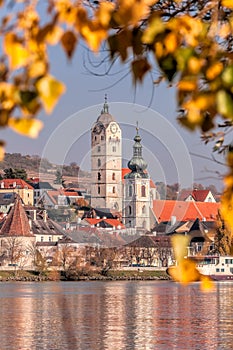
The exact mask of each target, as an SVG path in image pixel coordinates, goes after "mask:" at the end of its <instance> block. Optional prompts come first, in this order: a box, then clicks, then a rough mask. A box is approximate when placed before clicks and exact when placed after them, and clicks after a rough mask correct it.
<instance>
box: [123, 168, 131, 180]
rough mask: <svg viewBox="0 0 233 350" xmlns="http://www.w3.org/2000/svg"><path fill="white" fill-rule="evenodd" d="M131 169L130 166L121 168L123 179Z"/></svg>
mask: <svg viewBox="0 0 233 350" xmlns="http://www.w3.org/2000/svg"><path fill="white" fill-rule="evenodd" d="M130 172H131V170H130V169H129V168H122V169H121V179H122V180H124V177H125V175H126V174H129V173H130Z"/></svg>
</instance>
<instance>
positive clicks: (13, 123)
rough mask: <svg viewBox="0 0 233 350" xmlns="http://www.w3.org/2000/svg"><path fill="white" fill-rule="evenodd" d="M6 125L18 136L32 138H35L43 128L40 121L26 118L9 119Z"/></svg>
mask: <svg viewBox="0 0 233 350" xmlns="http://www.w3.org/2000/svg"><path fill="white" fill-rule="evenodd" d="M8 125H9V127H11V128H12V129H13V130H14V131H16V132H18V133H19V134H23V135H26V136H29V137H32V138H35V137H37V136H38V134H39V132H40V130H41V129H42V127H43V123H42V121H40V120H38V119H27V118H10V119H9V122H8Z"/></svg>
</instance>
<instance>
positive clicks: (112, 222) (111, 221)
mask: <svg viewBox="0 0 233 350" xmlns="http://www.w3.org/2000/svg"><path fill="white" fill-rule="evenodd" d="M102 221H104V222H107V223H108V224H109V225H111V226H112V227H118V226H120V228H125V225H123V224H122V223H121V222H120V221H119V220H117V219H103V220H102Z"/></svg>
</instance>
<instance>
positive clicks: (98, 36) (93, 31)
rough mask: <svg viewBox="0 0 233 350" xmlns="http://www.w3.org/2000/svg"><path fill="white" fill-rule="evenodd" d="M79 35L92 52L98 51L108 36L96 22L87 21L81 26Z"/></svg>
mask: <svg viewBox="0 0 233 350" xmlns="http://www.w3.org/2000/svg"><path fill="white" fill-rule="evenodd" d="M80 33H81V35H82V36H83V38H84V39H85V40H86V42H87V44H88V45H89V47H90V49H91V50H92V51H94V52H97V51H98V50H99V47H100V45H101V43H102V41H103V40H105V39H106V38H107V36H108V32H107V30H106V29H104V28H103V27H101V26H100V25H99V24H98V23H97V22H91V21H88V22H87V23H84V24H83V25H82V26H81V28H80Z"/></svg>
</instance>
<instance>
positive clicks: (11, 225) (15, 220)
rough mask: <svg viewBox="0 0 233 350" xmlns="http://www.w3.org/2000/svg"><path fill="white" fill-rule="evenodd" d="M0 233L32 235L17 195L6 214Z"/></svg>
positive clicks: (5, 234) (6, 234)
mask: <svg viewBox="0 0 233 350" xmlns="http://www.w3.org/2000/svg"><path fill="white" fill-rule="evenodd" d="M0 234H1V235H4V236H27V237H32V236H33V234H32V233H31V228H30V225H29V221H28V217H27V214H26V212H25V210H24V208H23V205H22V201H21V199H20V197H19V196H17V198H16V200H15V204H14V206H13V207H12V208H11V210H10V213H9V214H8V215H7V217H6V219H5V221H4V223H3V225H2V228H1V231H0Z"/></svg>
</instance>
